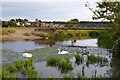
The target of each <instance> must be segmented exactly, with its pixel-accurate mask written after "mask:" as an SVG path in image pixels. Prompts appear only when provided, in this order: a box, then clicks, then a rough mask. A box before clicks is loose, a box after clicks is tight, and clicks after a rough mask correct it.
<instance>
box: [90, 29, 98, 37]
mask: <svg viewBox="0 0 120 80" xmlns="http://www.w3.org/2000/svg"><path fill="white" fill-rule="evenodd" d="M89 36H90V37H91V38H97V37H99V33H98V32H96V31H91V32H89Z"/></svg>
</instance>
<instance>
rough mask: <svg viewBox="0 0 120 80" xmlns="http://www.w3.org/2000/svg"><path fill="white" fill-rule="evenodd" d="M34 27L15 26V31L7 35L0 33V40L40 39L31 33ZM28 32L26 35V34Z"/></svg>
mask: <svg viewBox="0 0 120 80" xmlns="http://www.w3.org/2000/svg"><path fill="white" fill-rule="evenodd" d="M3 29H11V28H2V30H3ZM34 29H35V28H34V27H15V28H14V30H15V33H11V34H8V35H0V40H34V39H41V37H39V36H35V35H33V34H32V32H33V31H34ZM26 34H28V35H26Z"/></svg>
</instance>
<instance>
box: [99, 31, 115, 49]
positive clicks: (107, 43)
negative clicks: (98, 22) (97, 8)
mask: <svg viewBox="0 0 120 80" xmlns="http://www.w3.org/2000/svg"><path fill="white" fill-rule="evenodd" d="M113 44H114V43H113V37H112V35H110V33H109V32H103V33H101V34H100V36H99V37H98V45H99V46H101V47H105V48H108V49H111V48H112V46H113Z"/></svg>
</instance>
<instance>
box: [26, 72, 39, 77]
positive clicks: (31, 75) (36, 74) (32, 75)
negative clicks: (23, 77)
mask: <svg viewBox="0 0 120 80" xmlns="http://www.w3.org/2000/svg"><path fill="white" fill-rule="evenodd" d="M28 78H38V72H37V71H36V70H30V71H29V73H28Z"/></svg>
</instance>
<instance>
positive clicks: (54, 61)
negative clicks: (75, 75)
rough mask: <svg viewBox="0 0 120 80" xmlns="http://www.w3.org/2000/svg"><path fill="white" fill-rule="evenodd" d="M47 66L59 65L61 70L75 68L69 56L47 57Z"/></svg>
mask: <svg viewBox="0 0 120 80" xmlns="http://www.w3.org/2000/svg"><path fill="white" fill-rule="evenodd" d="M46 62H47V66H52V67H58V68H59V69H60V70H61V72H66V71H69V70H72V69H73V66H72V63H71V62H70V60H69V59H68V58H63V59H60V58H59V57H56V56H51V57H48V58H47V61H46Z"/></svg>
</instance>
